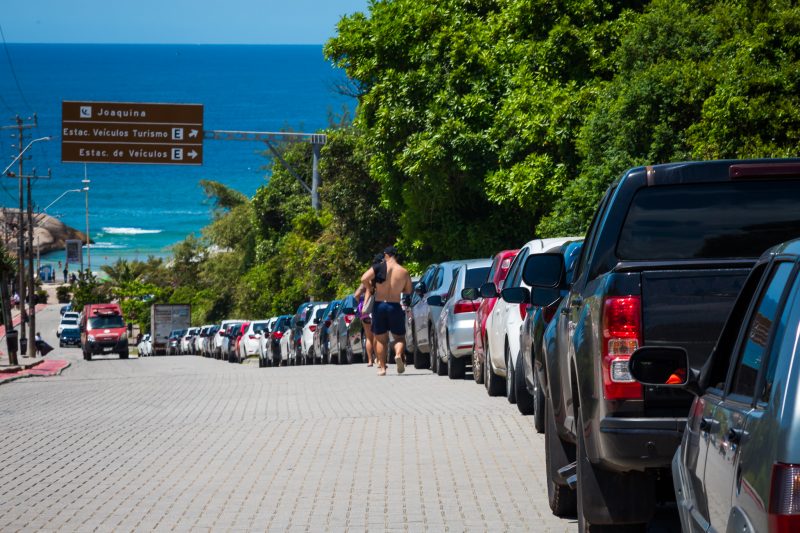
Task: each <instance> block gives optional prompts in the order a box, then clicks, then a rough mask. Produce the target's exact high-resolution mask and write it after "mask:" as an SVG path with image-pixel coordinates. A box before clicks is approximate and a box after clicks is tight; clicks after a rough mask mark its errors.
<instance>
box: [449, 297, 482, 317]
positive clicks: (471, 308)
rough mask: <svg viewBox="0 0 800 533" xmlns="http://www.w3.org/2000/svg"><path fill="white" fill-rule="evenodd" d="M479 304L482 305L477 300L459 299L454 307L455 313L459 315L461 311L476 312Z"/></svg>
mask: <svg viewBox="0 0 800 533" xmlns="http://www.w3.org/2000/svg"><path fill="white" fill-rule="evenodd" d="M478 306H480V303H478V301H477V300H476V301H470V300H458V301H457V302H456V305H455V306H454V307H453V314H454V315H458V314H461V313H474V312H475V311H477V310H478Z"/></svg>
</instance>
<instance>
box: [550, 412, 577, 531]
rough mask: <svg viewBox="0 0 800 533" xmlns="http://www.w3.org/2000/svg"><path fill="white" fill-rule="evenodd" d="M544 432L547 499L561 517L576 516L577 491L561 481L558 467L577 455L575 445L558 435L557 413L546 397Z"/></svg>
mask: <svg viewBox="0 0 800 533" xmlns="http://www.w3.org/2000/svg"><path fill="white" fill-rule="evenodd" d="M545 422H546V424H547V426H546V429H545V432H544V450H545V453H544V455H545V472H546V473H547V501H548V503H549V504H550V510H551V511H553V514H554V515H556V516H559V517H565V516H575V511H576V505H577V504H576V502H577V500H576V497H577V495H576V494H575V491H574V490H572V489H571V488H569V485H564V484H561V483H559V482H558V481H557V480H560V478H559V476H558V469H559V468H562V467H564V466H567V465H568V464H569V463H570V462H571V461H570V459H571V458H572V456H574V455H575V450H574V447H572V446H571V445H569V444H567V443H565V442H563V441H562V440H561V439H560V438H559V437H558V430H557V429H556V421H555V415H554V414H553V407H552V405H551V402H550V400H547V399H545Z"/></svg>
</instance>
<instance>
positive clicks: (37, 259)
mask: <svg viewBox="0 0 800 533" xmlns="http://www.w3.org/2000/svg"><path fill="white" fill-rule="evenodd" d="M88 190H89V189H88V187H84V188H82V189H68V190H66V191H64V192H62V193H61V194H60V195H59V196H58V198H56V199H55V200H53V201H52V202H50V203H49V204H47V207H45V208H44V209H42V211H41V212H40V213H39V214H40V215H47V210H48V209H50V208H51V207H53V205H55V203H56V202H58V201H59V200H61V199H62V198H64V197H65V196H66V195H68V194H69V193H71V192H84V191H88ZM36 224H37V225H38V224H39V221H38V220H37V221H36ZM39 266H40V259H39V237H38V235H37V237H36V271H37V272H38V271H39Z"/></svg>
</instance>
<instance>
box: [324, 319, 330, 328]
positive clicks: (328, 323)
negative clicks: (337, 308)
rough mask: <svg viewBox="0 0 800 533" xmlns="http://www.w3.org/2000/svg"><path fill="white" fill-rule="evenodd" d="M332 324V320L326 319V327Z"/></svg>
mask: <svg viewBox="0 0 800 533" xmlns="http://www.w3.org/2000/svg"><path fill="white" fill-rule="evenodd" d="M330 325H331V321H330V320H326V321H325V327H326V328H327V327H330Z"/></svg>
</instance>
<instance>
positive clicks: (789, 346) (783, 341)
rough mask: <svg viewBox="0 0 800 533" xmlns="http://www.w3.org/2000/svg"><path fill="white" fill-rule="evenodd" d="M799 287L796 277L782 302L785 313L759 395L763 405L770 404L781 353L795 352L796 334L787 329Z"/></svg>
mask: <svg viewBox="0 0 800 533" xmlns="http://www.w3.org/2000/svg"><path fill="white" fill-rule="evenodd" d="M799 286H800V283H798V278H797V277H795V280H794V283H793V284H792V290H791V291H790V292H789V293H788V296H786V297H785V298H786V299H785V302H782V307H783V311H782V312H781V318H780V320H779V321H778V324H777V325H776V327H775V333H774V334H773V336H772V338H773V339H774V341H773V342H772V346H771V347H770V350H769V360H768V361H767V369H766V372H765V373H764V379H763V383H762V385H761V393H760V394H759V401H760V402H763V403H769V397H770V395H771V394H772V384H773V383H774V382H775V370H776V369H777V367H778V361H779V360H780V358H781V353H782V352H784V351H789V352H790V353H791V352H794V345H795V335H794V333H791V334H789V335H787V334H786V328H787V326H788V324H789V320H790V318H789V317H790V315H791V314H792V305H791V304H790V302H794V301H796V298H797V296H798V292H800V291H798V288H799ZM790 357H791V355H790Z"/></svg>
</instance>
